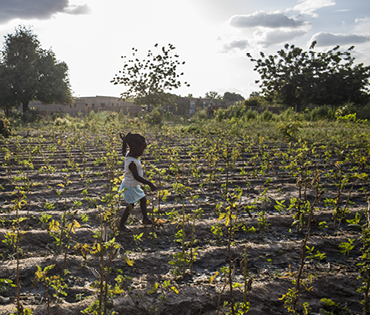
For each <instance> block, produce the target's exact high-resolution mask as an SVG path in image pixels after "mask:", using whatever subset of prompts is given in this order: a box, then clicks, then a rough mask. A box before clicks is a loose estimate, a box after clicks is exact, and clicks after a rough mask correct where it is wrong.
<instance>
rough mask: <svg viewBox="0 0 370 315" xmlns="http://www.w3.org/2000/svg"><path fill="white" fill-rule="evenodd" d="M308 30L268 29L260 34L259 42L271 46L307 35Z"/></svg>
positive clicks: (264, 45)
mask: <svg viewBox="0 0 370 315" xmlns="http://www.w3.org/2000/svg"><path fill="white" fill-rule="evenodd" d="M306 33H307V31H305V30H282V29H279V30H273V31H267V32H264V33H263V34H261V35H260V40H258V44H260V45H262V46H263V47H269V46H271V45H274V44H280V43H284V44H285V43H287V42H290V41H292V40H293V39H295V38H297V37H301V36H303V35H305V34H306Z"/></svg>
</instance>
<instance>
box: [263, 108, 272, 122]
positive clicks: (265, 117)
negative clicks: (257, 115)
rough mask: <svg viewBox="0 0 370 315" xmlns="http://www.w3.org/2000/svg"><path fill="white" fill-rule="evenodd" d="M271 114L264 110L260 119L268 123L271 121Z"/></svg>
mask: <svg viewBox="0 0 370 315" xmlns="http://www.w3.org/2000/svg"><path fill="white" fill-rule="evenodd" d="M272 116H273V114H272V112H270V111H269V110H268V109H266V110H265V111H264V112H263V113H262V114H261V119H262V121H270V120H272Z"/></svg>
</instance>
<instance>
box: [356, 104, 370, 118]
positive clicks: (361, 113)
mask: <svg viewBox="0 0 370 315" xmlns="http://www.w3.org/2000/svg"><path fill="white" fill-rule="evenodd" d="M357 118H359V119H367V120H370V106H364V107H360V108H359V109H358V110H357Z"/></svg>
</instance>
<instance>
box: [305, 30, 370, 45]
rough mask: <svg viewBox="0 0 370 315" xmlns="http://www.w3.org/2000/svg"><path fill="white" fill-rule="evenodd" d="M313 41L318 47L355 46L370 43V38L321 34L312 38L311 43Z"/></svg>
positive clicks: (354, 35) (353, 35)
mask: <svg viewBox="0 0 370 315" xmlns="http://www.w3.org/2000/svg"><path fill="white" fill-rule="evenodd" d="M313 41H317V45H316V46H317V47H325V46H336V45H355V44H362V43H366V42H370V36H365V35H356V34H347V35H346V34H333V33H325V32H320V33H317V34H315V35H313V36H312V39H311V42H313Z"/></svg>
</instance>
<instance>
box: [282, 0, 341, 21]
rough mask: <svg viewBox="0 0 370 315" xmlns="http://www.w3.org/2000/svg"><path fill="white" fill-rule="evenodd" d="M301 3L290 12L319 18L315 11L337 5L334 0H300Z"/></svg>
mask: <svg viewBox="0 0 370 315" xmlns="http://www.w3.org/2000/svg"><path fill="white" fill-rule="evenodd" d="M299 2H300V3H299V4H297V5H296V6H295V7H293V8H292V9H289V10H288V11H290V10H293V11H298V12H300V13H301V14H307V15H311V16H313V17H317V13H315V11H317V10H318V9H321V8H325V7H329V6H333V5H335V4H336V3H335V1H333V0H300V1H299Z"/></svg>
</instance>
